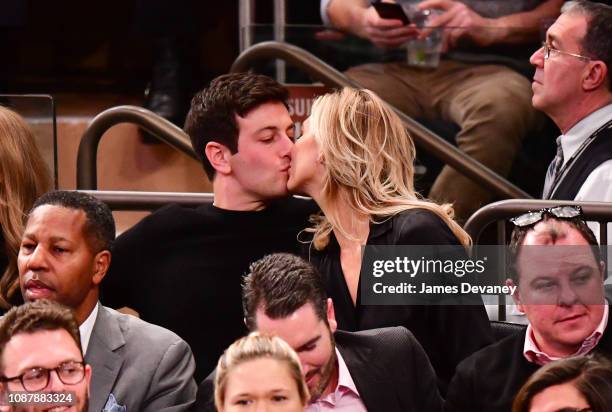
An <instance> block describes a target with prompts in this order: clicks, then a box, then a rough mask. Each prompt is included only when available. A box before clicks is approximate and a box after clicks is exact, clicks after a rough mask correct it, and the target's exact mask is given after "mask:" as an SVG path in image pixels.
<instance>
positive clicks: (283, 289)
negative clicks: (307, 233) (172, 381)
mask: <svg viewBox="0 0 612 412" xmlns="http://www.w3.org/2000/svg"><path fill="white" fill-rule="evenodd" d="M242 296H243V300H242V301H243V309H244V314H245V322H246V325H247V327H248V328H249V330H251V331H254V330H257V331H259V332H263V333H267V334H272V335H276V336H278V337H280V338H282V339H284V340H285V341H286V342H287V343H289V345H290V346H291V347H292V348H293V349H294V350H295V351H296V352H297V354H298V357H299V358H300V362H301V364H302V370H303V372H304V374H305V378H306V383H307V385H308V389H309V391H310V395H311V400H310V404H309V406H308V408H307V410H308V411H319V410H334V409H338V410H350V411H354V412H363V411H370V412H373V411H385V412H393V411H397V412H400V411H402V412H406V411H439V410H441V397H440V395H439V393H438V390H437V385H436V377H435V374H434V371H433V368H432V366H431V364H430V363H429V359H428V358H427V355H426V354H425V351H424V350H423V348H422V347H421V345H420V344H419V343H418V342H417V341H416V339H415V338H414V336H413V335H412V334H411V333H410V332H409V331H408V330H406V329H405V328H402V327H394V328H384V329H373V330H368V331H362V332H355V333H353V332H343V331H339V330H336V320H335V316H334V306H333V303H332V301H331V299H328V298H326V295H325V288H324V286H323V283H322V280H321V278H320V275H319V273H318V272H317V270H316V269H315V268H314V267H313V266H311V265H310V264H309V263H308V262H306V261H304V260H302V259H301V258H299V257H297V256H293V255H290V254H283V253H277V254H272V255H268V256H265V257H263V258H262V259H260V260H258V261H257V262H255V263H253V264H252V265H251V267H250V273H249V274H248V275H247V277H246V278H245V280H244V286H243V290H242ZM213 381H214V378H213V376H212V375H211V376H209V377H208V378H207V379H206V380H204V382H202V384H201V385H200V389H199V393H198V400H197V401H196V410H197V411H214V410H215V409H214V399H213V384H212V383H213Z"/></svg>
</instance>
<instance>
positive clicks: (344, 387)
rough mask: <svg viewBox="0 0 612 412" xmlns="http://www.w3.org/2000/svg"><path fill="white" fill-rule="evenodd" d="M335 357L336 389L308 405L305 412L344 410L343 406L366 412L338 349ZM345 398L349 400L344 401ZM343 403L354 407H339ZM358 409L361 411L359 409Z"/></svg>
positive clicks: (358, 411) (357, 411) (355, 411)
mask: <svg viewBox="0 0 612 412" xmlns="http://www.w3.org/2000/svg"><path fill="white" fill-rule="evenodd" d="M336 357H337V359H338V385H337V386H336V389H335V390H334V391H333V392H331V393H330V394H328V395H327V396H325V397H323V398H320V399H317V400H316V401H315V402H314V403H312V404H310V405H309V406H308V408H307V411H308V412H311V411H326V410H334V409H340V410H344V409H343V406H348V407H349V408H350V409H346V410H350V411H354V412H361V411H363V412H366V411H367V410H366V408H365V406H364V405H363V402H362V401H361V397H360V395H359V391H358V390H357V386H356V385H355V382H354V381H353V378H352V377H351V373H350V372H349V370H348V367H347V366H346V363H345V362H344V359H343V358H342V355H341V354H340V351H339V350H338V348H336ZM346 398H349V399H348V400H346ZM343 402H347V403H349V402H350V403H351V405H354V406H351V405H341V403H343ZM360 407H361V408H362V409H359V408H360Z"/></svg>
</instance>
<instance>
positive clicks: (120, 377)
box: [85, 305, 197, 412]
mask: <svg viewBox="0 0 612 412" xmlns="http://www.w3.org/2000/svg"><path fill="white" fill-rule="evenodd" d="M85 362H87V363H88V364H89V365H91V367H92V379H91V385H90V396H89V412H100V411H102V410H103V409H104V406H105V405H106V404H107V401H108V400H109V397H110V395H111V394H112V395H113V398H114V400H116V403H117V404H118V405H124V406H125V407H126V409H123V408H115V409H114V410H126V411H134V412H136V411H138V412H141V411H150V412H153V411H167V412H170V411H172V412H178V411H186V410H188V409H189V408H190V407H191V405H192V403H193V402H194V401H195V397H196V390H197V388H196V384H195V381H194V380H193V373H194V371H195V361H194V359H193V355H192V354H191V349H190V348H189V345H187V343H186V342H185V341H183V340H182V339H181V338H180V337H178V336H177V335H176V334H174V333H173V332H170V331H169V330H167V329H164V328H162V327H159V326H156V325H152V324H150V323H147V322H145V321H143V320H140V319H138V318H136V317H134V316H131V315H124V314H121V313H119V312H117V311H115V310H113V309H110V308H107V307H105V306H102V305H99V311H98V316H97V318H96V322H95V324H94V327H93V330H92V333H91V338H90V340H89V346H88V348H87V353H86V354H85ZM113 398H111V399H113ZM110 403H113V401H111V402H110Z"/></svg>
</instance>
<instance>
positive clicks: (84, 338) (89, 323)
mask: <svg viewBox="0 0 612 412" xmlns="http://www.w3.org/2000/svg"><path fill="white" fill-rule="evenodd" d="M98 304H99V303H98ZM97 317H98V305H96V306H95V307H94V309H93V310H92V311H91V313H90V314H89V316H87V319H85V322H83V323H81V325H80V326H79V334H80V335H81V348H82V349H83V356H85V353H86V352H87V347H88V346H89V338H91V331H92V330H93V327H94V324H95V323H96V318H97Z"/></svg>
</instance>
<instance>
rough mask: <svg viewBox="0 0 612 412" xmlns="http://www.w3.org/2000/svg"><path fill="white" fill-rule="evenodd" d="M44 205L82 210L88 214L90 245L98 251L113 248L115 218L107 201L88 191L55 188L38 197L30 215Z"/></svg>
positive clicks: (86, 225) (86, 228) (87, 233)
mask: <svg viewBox="0 0 612 412" xmlns="http://www.w3.org/2000/svg"><path fill="white" fill-rule="evenodd" d="M44 205H53V206H61V207H65V208H67V209H75V210H82V211H83V212H84V213H85V216H86V221H85V226H84V227H83V230H84V234H85V237H86V238H87V241H88V243H89V246H90V247H91V248H92V250H93V251H94V252H96V253H97V252H100V251H102V250H111V248H112V246H113V241H114V240H115V219H113V213H112V212H111V210H110V208H109V207H108V206H107V205H106V203H104V202H102V201H101V200H99V199H97V198H96V197H94V196H91V195H89V194H87V193H83V192H76V191H67V190H55V191H51V192H47V193H45V194H44V195H42V196H41V197H39V198H38V199H36V201H35V202H34V205H33V206H32V209H30V212H29V213H28V217H29V216H30V215H31V214H32V212H33V211H34V210H36V208H38V207H40V206H44Z"/></svg>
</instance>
